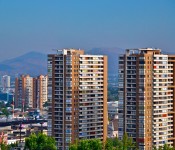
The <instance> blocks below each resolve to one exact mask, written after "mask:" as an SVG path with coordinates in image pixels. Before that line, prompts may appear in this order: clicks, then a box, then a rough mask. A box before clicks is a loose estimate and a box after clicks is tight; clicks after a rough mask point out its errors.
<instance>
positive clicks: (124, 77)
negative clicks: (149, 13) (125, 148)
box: [118, 48, 175, 150]
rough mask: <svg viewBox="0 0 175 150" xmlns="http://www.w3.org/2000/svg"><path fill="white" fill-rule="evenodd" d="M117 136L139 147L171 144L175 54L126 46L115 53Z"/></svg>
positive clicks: (144, 149) (174, 123) (174, 129)
mask: <svg viewBox="0 0 175 150" xmlns="http://www.w3.org/2000/svg"><path fill="white" fill-rule="evenodd" d="M118 76H119V80H118V82H119V138H121V137H122V136H123V134H124V133H125V132H126V133H127V134H128V135H129V136H130V137H132V138H133V139H134V140H135V141H136V143H137V146H138V147H139V149H140V150H152V148H153V146H156V147H159V146H162V145H164V144H165V143H166V144H168V145H170V146H175V93H174V92H175V55H166V54H162V53H161V50H160V49H152V48H146V49H128V50H126V53H125V54H123V55H120V56H119V74H118Z"/></svg>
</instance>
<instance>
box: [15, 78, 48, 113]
mask: <svg viewBox="0 0 175 150" xmlns="http://www.w3.org/2000/svg"><path fill="white" fill-rule="evenodd" d="M46 101H47V76H43V75H40V76H38V77H36V78H33V77H30V76H29V75H21V76H20V77H19V78H16V80H15V107H23V104H24V106H27V107H29V108H37V109H40V110H42V109H43V104H44V103H45V102H46Z"/></svg>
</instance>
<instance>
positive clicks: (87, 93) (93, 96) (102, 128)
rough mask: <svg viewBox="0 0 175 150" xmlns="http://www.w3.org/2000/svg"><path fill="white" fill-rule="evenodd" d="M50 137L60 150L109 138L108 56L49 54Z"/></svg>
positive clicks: (66, 51) (68, 51)
mask: <svg viewBox="0 0 175 150" xmlns="http://www.w3.org/2000/svg"><path fill="white" fill-rule="evenodd" d="M48 102H49V103H50V108H49V115H48V117H49V118H48V134H49V135H52V136H54V137H55V139H56V143H57V148H58V149H59V150H67V149H69V145H70V143H74V142H75V141H76V140H77V139H83V138H86V139H91V138H99V139H101V140H103V141H105V139H106V137H107V57H106V56H102V55H85V54H84V51H83V50H75V49H63V50H60V51H59V50H58V52H57V54H49V55H48Z"/></svg>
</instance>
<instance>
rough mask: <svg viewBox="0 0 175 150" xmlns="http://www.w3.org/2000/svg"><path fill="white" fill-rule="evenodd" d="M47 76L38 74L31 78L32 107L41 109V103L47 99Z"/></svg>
mask: <svg viewBox="0 0 175 150" xmlns="http://www.w3.org/2000/svg"><path fill="white" fill-rule="evenodd" d="M47 80H48V77H47V76H43V75H40V76H38V77H37V78H33V107H34V108H38V109H40V110H43V104H44V103H45V102H46V101H47Z"/></svg>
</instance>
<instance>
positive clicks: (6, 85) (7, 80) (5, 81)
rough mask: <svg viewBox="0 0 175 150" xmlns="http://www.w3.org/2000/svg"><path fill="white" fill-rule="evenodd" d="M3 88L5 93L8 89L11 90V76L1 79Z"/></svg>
mask: <svg viewBox="0 0 175 150" xmlns="http://www.w3.org/2000/svg"><path fill="white" fill-rule="evenodd" d="M1 86H2V90H3V91H4V92H6V91H7V89H8V88H10V76H8V75H4V76H2V77H1Z"/></svg>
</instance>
